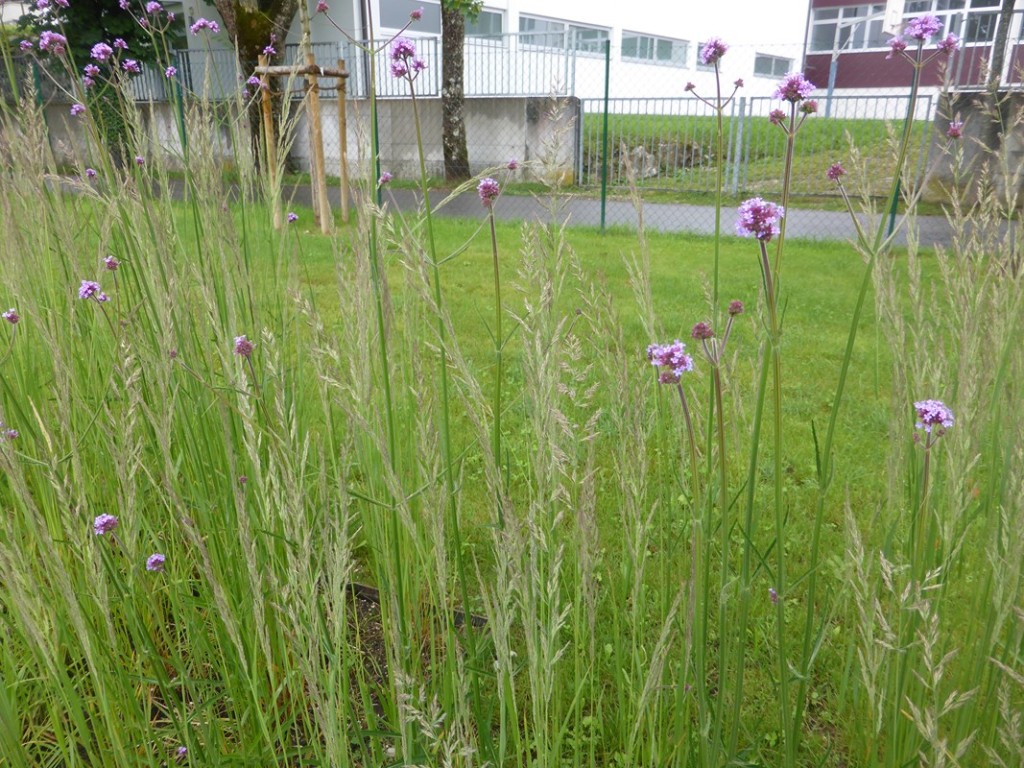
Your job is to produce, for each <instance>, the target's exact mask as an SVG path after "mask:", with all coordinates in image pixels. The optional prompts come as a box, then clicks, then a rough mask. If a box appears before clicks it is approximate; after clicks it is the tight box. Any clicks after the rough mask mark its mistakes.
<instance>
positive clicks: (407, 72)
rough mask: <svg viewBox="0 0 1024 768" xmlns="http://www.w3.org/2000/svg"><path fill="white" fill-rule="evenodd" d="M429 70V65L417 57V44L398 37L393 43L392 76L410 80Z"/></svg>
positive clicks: (406, 38)
mask: <svg viewBox="0 0 1024 768" xmlns="http://www.w3.org/2000/svg"><path fill="white" fill-rule="evenodd" d="M426 68H427V63H426V62H425V61H423V59H420V58H417V56H416V44H415V43H414V42H413V41H412V40H410V39H409V38H408V37H396V38H395V39H394V41H393V42H392V43H391V75H392V76H393V77H406V78H409V79H410V80H411V79H413V78H415V77H416V75H418V74H419V73H420V72H422V71H423V70H425V69H426Z"/></svg>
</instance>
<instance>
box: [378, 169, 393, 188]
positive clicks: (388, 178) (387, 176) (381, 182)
mask: <svg viewBox="0 0 1024 768" xmlns="http://www.w3.org/2000/svg"><path fill="white" fill-rule="evenodd" d="M393 178H395V177H394V176H392V175H391V172H390V171H384V173H382V174H381V175H380V178H379V179H377V186H380V187H383V186H384V185H385V184H387V183H388V182H390V181H391V180H392V179H393Z"/></svg>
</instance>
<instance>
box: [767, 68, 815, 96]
mask: <svg viewBox="0 0 1024 768" xmlns="http://www.w3.org/2000/svg"><path fill="white" fill-rule="evenodd" d="M813 91H814V83H812V82H810V81H808V80H807V78H805V77H804V75H803V73H802V72H792V73H790V74H788V75H786V76H785V77H784V78H782V82H781V83H779V85H778V87H776V89H775V93H774V94H773V96H774V97H775V98H776V99H783V100H784V101H789V102H792V103H794V104H796V103H797V102H798V101H803V100H804V99H806V98H807V97H808V96H810V95H811V93H812V92H813Z"/></svg>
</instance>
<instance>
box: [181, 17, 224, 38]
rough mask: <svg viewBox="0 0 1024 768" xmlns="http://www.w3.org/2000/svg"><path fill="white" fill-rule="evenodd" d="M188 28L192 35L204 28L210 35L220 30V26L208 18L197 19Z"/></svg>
mask: <svg viewBox="0 0 1024 768" xmlns="http://www.w3.org/2000/svg"><path fill="white" fill-rule="evenodd" d="M188 30H189V32H191V33H192V34H193V35H198V34H199V33H200V32H202V31H204V30H206V31H207V32H209V33H210V34H211V35H216V34H217V33H218V32H220V27H219V26H218V24H217V22H216V21H210V20H209V19H199V20H198V21H196V23H195V24H193V25H192V26H191V27H189V28H188Z"/></svg>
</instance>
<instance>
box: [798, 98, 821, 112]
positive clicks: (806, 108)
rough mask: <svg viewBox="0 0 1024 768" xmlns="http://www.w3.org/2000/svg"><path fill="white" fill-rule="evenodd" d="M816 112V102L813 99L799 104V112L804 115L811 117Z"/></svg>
mask: <svg viewBox="0 0 1024 768" xmlns="http://www.w3.org/2000/svg"><path fill="white" fill-rule="evenodd" d="M817 111H818V102H817V101H815V100H814V99H808V100H807V101H805V102H802V103H801V104H800V112H802V113H803V114H805V115H813V114H815V113H816V112H817Z"/></svg>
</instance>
